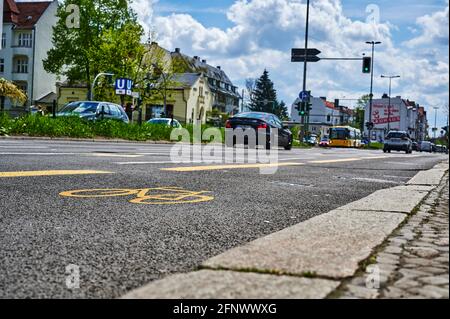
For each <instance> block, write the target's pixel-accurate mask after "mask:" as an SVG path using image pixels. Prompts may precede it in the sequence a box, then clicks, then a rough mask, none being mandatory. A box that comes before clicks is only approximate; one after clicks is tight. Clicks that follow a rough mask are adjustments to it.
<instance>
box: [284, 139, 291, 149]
mask: <svg viewBox="0 0 450 319" xmlns="http://www.w3.org/2000/svg"><path fill="white" fill-rule="evenodd" d="M284 149H285V150H286V151H290V150H291V149H292V137H291V138H290V139H289V143H288V144H287V145H286V146H284Z"/></svg>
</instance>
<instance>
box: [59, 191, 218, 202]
mask: <svg viewBox="0 0 450 319" xmlns="http://www.w3.org/2000/svg"><path fill="white" fill-rule="evenodd" d="M205 193H210V192H208V191H198V192H195V191H189V190H186V189H183V188H181V187H154V188H142V189H127V188H122V189H81V190H73V191H67V192H62V193H60V194H59V195H61V196H64V197H77V198H98V197H116V196H132V195H135V196H136V197H135V198H133V199H131V200H129V202H130V203H134V204H145V205H172V204H192V203H200V202H207V201H210V200H213V199H214V197H213V196H209V195H205Z"/></svg>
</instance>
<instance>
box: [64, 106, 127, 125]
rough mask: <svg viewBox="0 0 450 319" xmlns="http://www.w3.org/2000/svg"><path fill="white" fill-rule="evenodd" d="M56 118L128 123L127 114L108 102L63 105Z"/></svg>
mask: <svg viewBox="0 0 450 319" xmlns="http://www.w3.org/2000/svg"><path fill="white" fill-rule="evenodd" d="M57 116H78V117H80V118H82V119H86V120H90V121H93V120H99V119H101V120H103V119H104V120H117V121H121V122H124V123H129V122H130V119H129V118H128V115H127V113H125V111H124V109H123V108H122V107H121V106H120V105H118V104H114V103H110V102H93V101H76V102H71V103H69V104H67V105H65V106H64V107H63V108H62V109H61V110H60V111H59V112H58V113H57Z"/></svg>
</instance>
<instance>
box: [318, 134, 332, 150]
mask: <svg viewBox="0 0 450 319" xmlns="http://www.w3.org/2000/svg"><path fill="white" fill-rule="evenodd" d="M319 146H320V147H328V146H330V138H329V137H328V136H323V137H322V138H321V139H320V142H319Z"/></svg>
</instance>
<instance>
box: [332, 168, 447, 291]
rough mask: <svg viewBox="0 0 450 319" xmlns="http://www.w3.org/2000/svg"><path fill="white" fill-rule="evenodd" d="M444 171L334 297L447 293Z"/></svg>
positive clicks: (445, 181)
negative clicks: (415, 211) (358, 271)
mask: <svg viewBox="0 0 450 319" xmlns="http://www.w3.org/2000/svg"><path fill="white" fill-rule="evenodd" d="M448 203H449V185H448V174H446V176H445V177H444V179H443V181H442V182H441V184H440V186H439V187H438V188H437V189H436V190H434V191H433V192H432V193H431V194H430V195H429V196H428V197H427V199H426V200H425V201H424V203H423V204H422V205H421V206H420V208H419V210H418V211H417V213H415V214H413V215H412V216H411V217H410V218H409V219H408V221H407V222H406V223H405V224H404V225H403V226H402V227H400V228H399V229H398V230H397V231H396V232H394V234H392V235H391V236H390V237H389V238H388V240H387V242H386V244H385V245H384V246H383V247H382V248H381V249H379V251H378V252H377V253H376V255H374V256H373V257H372V258H371V260H370V262H369V263H370V264H369V265H368V266H367V267H366V269H365V272H362V271H361V272H360V273H358V274H357V275H356V276H355V277H354V278H352V279H351V280H349V281H347V282H345V283H344V284H343V285H342V286H341V288H340V289H339V290H338V295H337V297H338V298H449V232H448V230H449V204H448Z"/></svg>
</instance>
